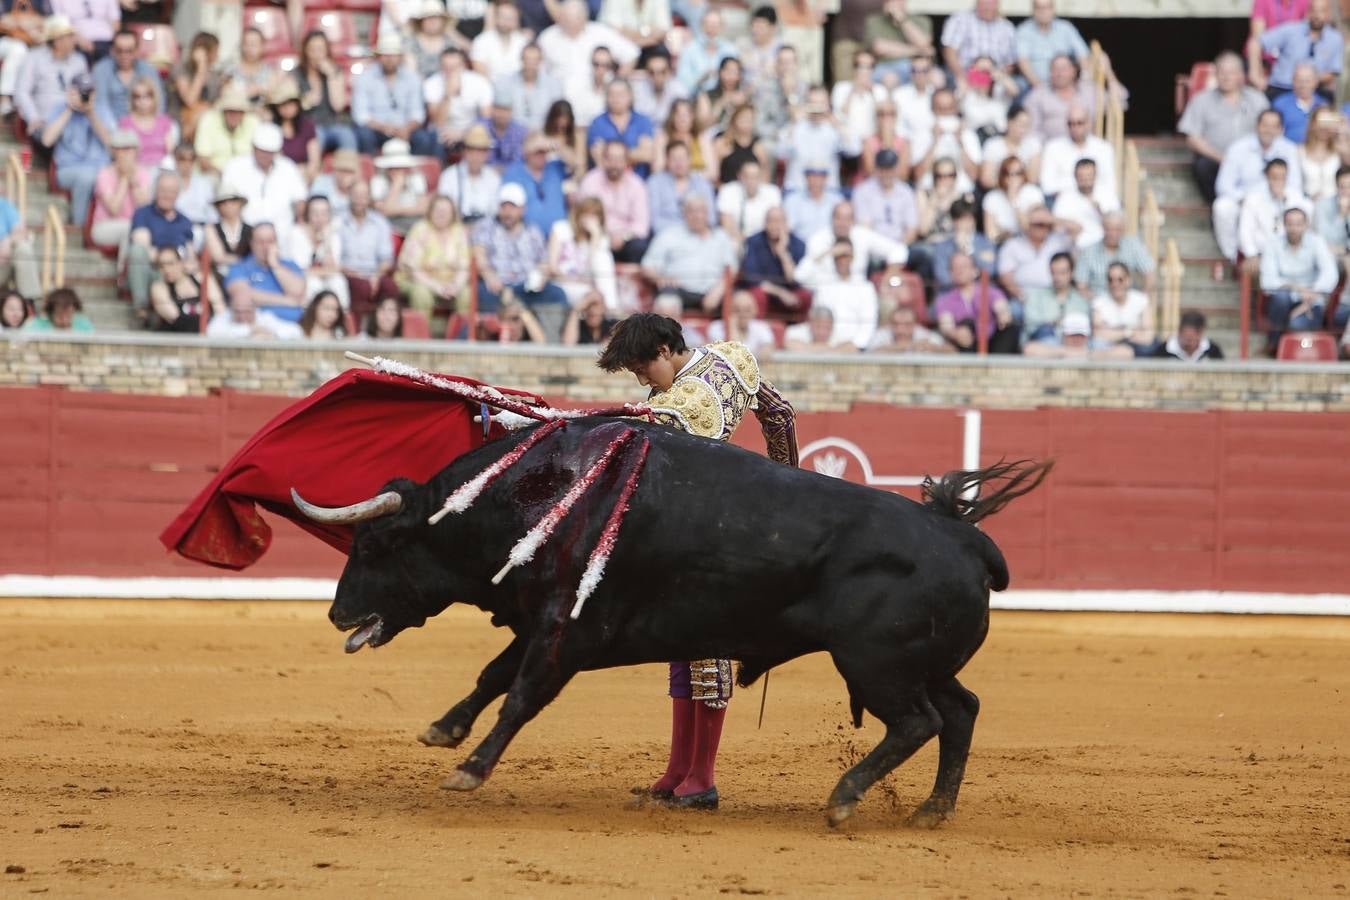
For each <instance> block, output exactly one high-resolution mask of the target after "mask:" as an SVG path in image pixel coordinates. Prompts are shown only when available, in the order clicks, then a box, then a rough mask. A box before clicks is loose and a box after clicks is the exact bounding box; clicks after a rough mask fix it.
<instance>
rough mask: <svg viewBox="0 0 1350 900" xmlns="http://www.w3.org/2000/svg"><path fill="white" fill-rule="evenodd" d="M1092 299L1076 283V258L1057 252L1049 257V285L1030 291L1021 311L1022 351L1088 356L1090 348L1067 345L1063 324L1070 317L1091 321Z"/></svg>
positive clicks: (1035, 353)
mask: <svg viewBox="0 0 1350 900" xmlns="http://www.w3.org/2000/svg"><path fill="white" fill-rule="evenodd" d="M1091 315H1092V304H1091V302H1090V301H1089V300H1088V299H1087V298H1086V297H1084V296H1083V295H1082V294H1080V293H1079V292H1078V288H1076V287H1074V283H1073V257H1072V256H1070V255H1069V254H1067V253H1056V254H1055V255H1054V256H1053V257H1052V258H1051V260H1050V287H1048V288H1034V289H1033V290H1030V291H1028V292H1027V299H1026V306H1025V309H1024V311H1023V314H1022V352H1023V353H1024V354H1025V355H1027V356H1039V357H1061V356H1086V355H1087V353H1086V351H1087V348H1086V347H1083V348H1071V347H1066V346H1065V342H1064V323H1065V321H1066V320H1067V319H1068V317H1069V316H1081V317H1082V318H1083V319H1085V320H1088V321H1089V322H1090V321H1091V320H1090V318H1089V317H1090V316H1091Z"/></svg>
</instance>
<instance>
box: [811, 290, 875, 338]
mask: <svg viewBox="0 0 1350 900" xmlns="http://www.w3.org/2000/svg"><path fill="white" fill-rule="evenodd" d="M817 306H820V307H824V308H825V309H828V310H829V311H830V312H832V313H834V332H833V333H832V334H831V335H830V340H831V342H842V341H850V342H852V343H853V345H854V346H856V347H857V348H858V349H859V350H864V349H866V348H867V345H868V344H870V343H872V338H873V337H875V336H876V332H877V289H876V288H875V287H874V286H873V285H872V282H870V281H868V280H867V279H866V278H865V277H864V278H858V277H856V276H855V277H854V278H853V279H852V280H850V281H835V282H834V283H832V284H822V285H821V286H820V287H818V288H816V296H815V299H814V300H813V301H812V307H813V308H814V307H817Z"/></svg>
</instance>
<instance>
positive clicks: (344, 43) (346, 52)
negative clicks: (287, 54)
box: [297, 9, 366, 59]
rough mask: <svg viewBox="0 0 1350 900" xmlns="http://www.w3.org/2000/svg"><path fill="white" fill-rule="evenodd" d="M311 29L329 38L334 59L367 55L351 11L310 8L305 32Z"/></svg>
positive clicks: (306, 16) (306, 18) (306, 14)
mask: <svg viewBox="0 0 1350 900" xmlns="http://www.w3.org/2000/svg"><path fill="white" fill-rule="evenodd" d="M311 31H318V32H320V33H322V34H323V35H324V36H325V37H327V38H328V43H329V45H330V46H331V47H332V49H333V58H334V59H342V58H344V57H347V56H365V55H366V48H365V47H363V46H361V38H360V36H359V35H358V34H357V31H356V19H355V17H353V16H352V15H351V14H350V13H342V12H338V11H337V10H332V9H315V10H310V11H309V12H307V13H305V34H309V33H310V32H311ZM297 49H299V48H298V47H297Z"/></svg>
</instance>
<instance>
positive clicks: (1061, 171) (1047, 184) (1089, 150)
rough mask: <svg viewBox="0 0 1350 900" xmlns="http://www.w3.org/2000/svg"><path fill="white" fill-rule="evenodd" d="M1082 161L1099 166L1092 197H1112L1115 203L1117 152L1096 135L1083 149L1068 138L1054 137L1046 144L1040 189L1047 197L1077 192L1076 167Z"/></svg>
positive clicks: (1042, 157)
mask: <svg viewBox="0 0 1350 900" xmlns="http://www.w3.org/2000/svg"><path fill="white" fill-rule="evenodd" d="M1080 159H1090V160H1092V161H1093V162H1095V163H1096V164H1097V189H1096V190H1095V191H1093V196H1106V195H1108V194H1109V195H1110V197H1111V198H1112V199H1113V200H1114V201H1115V202H1116V203H1119V202H1120V198H1119V197H1117V196H1116V151H1115V150H1113V149H1111V145H1110V144H1108V143H1107V142H1106V141H1104V140H1102V139H1101V138H1099V137H1097V136H1096V135H1095V134H1090V135H1088V138H1087V140H1086V141H1084V142H1083V146H1081V147H1080V146H1078V145H1077V144H1075V143H1074V142H1073V140H1072V139H1071V138H1069V137H1067V136H1065V137H1057V138H1051V139H1050V140H1048V141H1046V142H1045V150H1044V152H1042V153H1041V190H1043V191H1045V193H1046V196H1049V197H1053V196H1054V195H1056V194H1059V193H1062V192H1064V191H1072V190H1073V189H1074V182H1073V167H1074V166H1076V165H1078V161H1079V160H1080Z"/></svg>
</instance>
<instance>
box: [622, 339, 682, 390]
mask: <svg viewBox="0 0 1350 900" xmlns="http://www.w3.org/2000/svg"><path fill="white" fill-rule="evenodd" d="M673 355H674V354H672V353H671V352H670V348H669V347H665V346H662V347H661V351H660V352H659V353H658V354H657V355H656V358H655V359H651V360H648V361H647V362H643V363H636V364H634V365H631V366H629V367H628V371H630V372H632V373H633V375H634V377H636V378H637V380H638V384H640V385H642V386H643V387H648V388H651V389H653V390H656V391H668V390H670V389H671V387H672V386H673V385H674V384H675V375H676V369H675V363H674V361H673V360H672V357H673Z"/></svg>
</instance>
